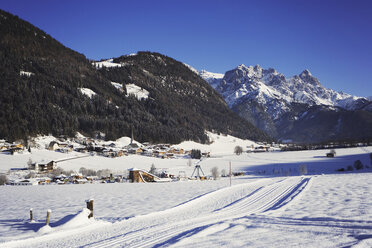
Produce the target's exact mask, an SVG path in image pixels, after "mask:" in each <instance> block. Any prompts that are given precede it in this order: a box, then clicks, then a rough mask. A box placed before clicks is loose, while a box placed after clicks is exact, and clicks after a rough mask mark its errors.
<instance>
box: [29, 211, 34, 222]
mask: <svg viewBox="0 0 372 248" xmlns="http://www.w3.org/2000/svg"><path fill="white" fill-rule="evenodd" d="M33 221H34V215H33V214H32V208H30V222H33Z"/></svg>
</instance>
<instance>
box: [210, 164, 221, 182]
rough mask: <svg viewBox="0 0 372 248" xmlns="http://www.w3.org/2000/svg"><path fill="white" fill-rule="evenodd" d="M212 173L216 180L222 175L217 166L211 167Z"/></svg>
mask: <svg viewBox="0 0 372 248" xmlns="http://www.w3.org/2000/svg"><path fill="white" fill-rule="evenodd" d="M211 173H212V177H213V179H214V180H217V179H218V178H219V177H220V172H219V171H218V168H217V166H215V167H213V168H212V169H211Z"/></svg>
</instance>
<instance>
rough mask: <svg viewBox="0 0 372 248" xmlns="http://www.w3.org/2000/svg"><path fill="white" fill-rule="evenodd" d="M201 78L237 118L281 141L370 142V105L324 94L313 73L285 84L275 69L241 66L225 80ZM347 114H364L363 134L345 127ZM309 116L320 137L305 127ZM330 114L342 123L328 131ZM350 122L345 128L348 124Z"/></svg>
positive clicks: (361, 117)
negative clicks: (218, 94)
mask: <svg viewBox="0 0 372 248" xmlns="http://www.w3.org/2000/svg"><path fill="white" fill-rule="evenodd" d="M198 73H199V75H200V76H201V77H202V78H203V79H204V80H206V81H207V82H209V83H210V84H211V86H212V87H213V88H215V89H216V90H217V92H219V93H220V94H221V95H222V96H223V97H224V99H225V100H226V103H227V104H228V105H229V107H230V108H232V109H233V110H234V111H235V112H236V113H238V114H239V115H240V116H242V117H243V118H245V119H247V120H249V121H250V122H252V123H254V124H255V125H256V126H257V127H259V128H260V129H262V130H264V131H266V132H267V133H269V134H270V135H272V136H273V137H276V138H278V139H281V140H293V141H297V142H322V141H328V140H335V139H336V140H338V139H353V138H355V139H362V138H364V137H363V135H365V138H367V137H372V128H371V127H370V126H368V125H369V123H370V119H371V116H370V115H371V109H372V104H371V101H370V100H368V99H367V98H364V97H356V96H352V95H350V94H346V93H342V92H337V91H334V90H332V89H326V88H325V87H324V86H322V85H321V83H320V82H319V80H318V79H317V78H316V77H314V76H313V75H312V74H311V73H310V71H309V70H304V71H303V72H302V73H300V74H299V75H295V76H293V77H290V78H286V77H285V76H284V75H283V74H281V73H278V72H277V71H276V70H275V69H273V68H269V69H263V68H262V67H260V66H259V65H256V66H254V67H253V66H245V65H243V64H242V65H239V66H238V67H236V68H235V69H233V70H230V71H227V72H226V73H225V74H224V75H223V77H222V76H221V74H215V73H208V72H205V71H203V73H202V72H198ZM347 111H363V113H362V114H361V115H357V116H358V119H356V120H355V121H361V122H362V123H364V124H363V125H362V130H363V132H362V133H364V134H361V133H358V134H356V131H355V130H353V129H354V128H353V127H352V125H351V124H348V125H349V126H348V127H344V124H343V122H342V121H341V120H342V119H345V118H346V119H347V118H351V117H350V115H348V114H346V113H347ZM309 112H312V116H313V119H314V121H311V123H312V124H311V125H312V127H313V128H316V129H317V130H318V131H319V132H318V133H316V132H315V131H314V130H312V127H310V125H307V123H310V122H309V121H307V122H305V121H301V119H303V118H305V117H306V116H307V114H308V113H309ZM330 112H332V113H338V114H337V118H336V115H335V116H334V118H336V119H337V120H339V121H337V120H330V119H329V118H326V119H328V121H329V122H330V123H334V125H333V126H332V125H328V124H327V125H326V123H325V121H323V120H321V118H320V117H322V118H323V119H324V118H325V116H326V115H323V114H321V113H330ZM330 116H333V115H330ZM354 117H355V116H354ZM346 119H345V123H349V122H348V121H346ZM316 120H318V122H317V121H316ZM341 127H342V128H341ZM344 132H347V133H348V134H346V133H344ZM305 133H308V135H305ZM350 134H352V135H350ZM353 134H355V135H353Z"/></svg>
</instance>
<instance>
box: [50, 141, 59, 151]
mask: <svg viewBox="0 0 372 248" xmlns="http://www.w3.org/2000/svg"><path fill="white" fill-rule="evenodd" d="M58 148H59V144H58V142H57V141H52V142H50V143H49V146H48V150H50V151H55V150H57V149H58Z"/></svg>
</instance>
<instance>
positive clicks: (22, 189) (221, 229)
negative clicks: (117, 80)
mask: <svg viewBox="0 0 372 248" xmlns="http://www.w3.org/2000/svg"><path fill="white" fill-rule="evenodd" d="M214 140H215V142H214V143H212V145H210V146H204V145H198V144H195V143H192V142H185V143H183V144H180V145H179V146H182V147H183V148H185V149H188V148H189V147H188V146H190V147H191V146H192V147H193V148H200V149H202V150H205V151H210V152H211V155H212V157H211V158H207V159H205V160H203V161H202V162H201V166H202V169H203V171H204V172H205V173H206V174H210V170H211V169H212V168H213V167H218V168H219V170H220V171H221V170H225V171H228V169H229V163H230V162H231V164H232V167H233V171H246V172H249V173H250V175H247V176H244V177H235V178H233V180H232V186H231V187H230V181H229V179H228V178H221V179H220V180H216V181H179V182H170V183H152V184H150V183H147V184H130V183H116V184H85V185H44V186H2V187H0V209H1V210H0V242H1V243H0V247H167V246H171V247H190V246H194V247H205V246H206V245H209V246H213V247H272V246H275V247H371V246H372V208H371V206H372V195H371V194H372V193H371V192H372V184H371V183H370V182H371V178H372V170H371V169H370V168H367V169H363V170H358V171H355V170H354V171H350V172H336V170H337V169H339V168H346V167H347V166H348V165H353V163H354V161H355V160H357V159H359V160H361V161H362V163H363V164H364V165H368V166H370V163H371V161H370V157H369V154H370V153H371V152H372V147H362V148H349V149H336V152H337V155H336V157H335V158H327V157H325V154H326V152H328V151H329V150H315V151H299V152H267V153H249V154H248V153H243V154H242V155H240V156H237V155H234V154H233V149H234V147H235V146H236V145H242V146H243V147H246V146H249V145H250V144H252V142H250V141H242V140H239V139H234V138H233V137H228V136H220V137H217V136H215V137H214ZM244 142H246V143H244ZM79 155H81V154H79V153H74V152H72V153H69V154H64V153H58V152H51V151H46V150H36V149H35V150H33V151H32V153H31V154H19V155H14V156H11V155H4V154H1V155H0V168H1V170H3V171H4V170H7V169H9V168H12V167H24V166H25V165H26V164H27V161H28V160H29V158H31V159H32V160H33V161H39V160H42V159H44V160H45V161H49V160H53V159H54V160H56V159H61V158H64V157H71V156H79ZM196 162H197V161H196V160H193V163H194V164H195V163H196ZM151 164H154V165H155V166H156V167H157V168H167V169H168V170H169V172H170V173H173V174H175V175H177V174H178V173H179V171H185V172H186V174H187V175H188V176H190V175H191V173H192V172H193V169H194V167H193V166H191V167H190V166H189V165H188V159H187V158H177V159H160V158H152V157H145V156H139V155H130V156H126V157H120V158H105V157H99V156H93V157H86V158H81V159H76V160H71V161H66V162H63V163H61V164H60V165H58V166H61V167H63V168H64V169H65V170H70V169H72V170H78V169H79V168H80V167H86V168H91V169H105V168H109V169H111V170H113V171H115V172H120V171H125V170H127V169H128V168H131V167H137V168H142V169H146V170H148V169H150V166H151ZM304 164H305V165H306V167H307V171H308V173H307V175H305V176H300V175H299V166H301V165H304ZM91 198H93V199H94V219H88V218H87V214H88V212H87V210H84V207H85V206H86V203H85V200H88V199H91ZM30 208H32V209H33V213H34V216H35V222H34V223H30V222H29V209H30ZM48 209H51V210H52V213H51V220H50V226H49V227H45V218H46V214H47V210H48Z"/></svg>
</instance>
